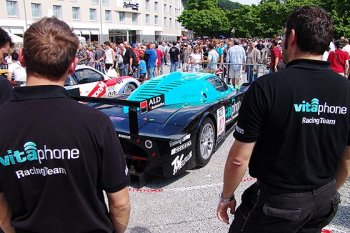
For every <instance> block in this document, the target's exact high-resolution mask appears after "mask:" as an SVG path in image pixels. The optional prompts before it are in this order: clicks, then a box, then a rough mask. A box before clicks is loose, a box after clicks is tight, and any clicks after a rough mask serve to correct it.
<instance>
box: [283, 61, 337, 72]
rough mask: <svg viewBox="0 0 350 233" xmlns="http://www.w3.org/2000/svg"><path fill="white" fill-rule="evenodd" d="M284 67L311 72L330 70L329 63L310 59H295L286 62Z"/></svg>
mask: <svg viewBox="0 0 350 233" xmlns="http://www.w3.org/2000/svg"><path fill="white" fill-rule="evenodd" d="M286 67H287V68H289V67H293V68H295V67H297V68H304V69H312V70H331V68H330V65H329V62H326V61H320V60H311V59H295V60H293V61H291V62H288V64H287V66H286Z"/></svg>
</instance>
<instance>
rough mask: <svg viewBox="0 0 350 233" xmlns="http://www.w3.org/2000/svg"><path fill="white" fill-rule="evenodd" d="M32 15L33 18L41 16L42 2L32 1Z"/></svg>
mask: <svg viewBox="0 0 350 233" xmlns="http://www.w3.org/2000/svg"><path fill="white" fill-rule="evenodd" d="M31 5H32V16H33V18H39V17H41V4H40V3H32V4H31Z"/></svg>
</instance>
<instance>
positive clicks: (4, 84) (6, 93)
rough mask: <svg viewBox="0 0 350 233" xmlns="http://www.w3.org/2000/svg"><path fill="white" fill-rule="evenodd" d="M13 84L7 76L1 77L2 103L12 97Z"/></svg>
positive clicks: (0, 99)
mask: <svg viewBox="0 0 350 233" xmlns="http://www.w3.org/2000/svg"><path fill="white" fill-rule="evenodd" d="M12 92H13V90H12V86H11V83H10V82H9V81H8V80H7V79H6V78H1V77H0V105H2V104H3V103H5V102H6V101H8V100H9V99H10V98H11V97H12Z"/></svg>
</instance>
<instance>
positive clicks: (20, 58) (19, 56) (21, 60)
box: [18, 48, 26, 67]
mask: <svg viewBox="0 0 350 233" xmlns="http://www.w3.org/2000/svg"><path fill="white" fill-rule="evenodd" d="M18 61H19V62H20V63H21V65H22V66H24V67H25V66H26V61H25V60H24V57H23V48H20V49H19V51H18Z"/></svg>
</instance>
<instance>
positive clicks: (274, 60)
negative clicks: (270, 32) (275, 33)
mask: <svg viewBox="0 0 350 233" xmlns="http://www.w3.org/2000/svg"><path fill="white" fill-rule="evenodd" d="M280 62H282V53H281V50H280V49H279V48H278V40H273V41H272V44H271V63H270V72H272V73H273V72H277V71H278V68H279V63H280Z"/></svg>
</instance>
